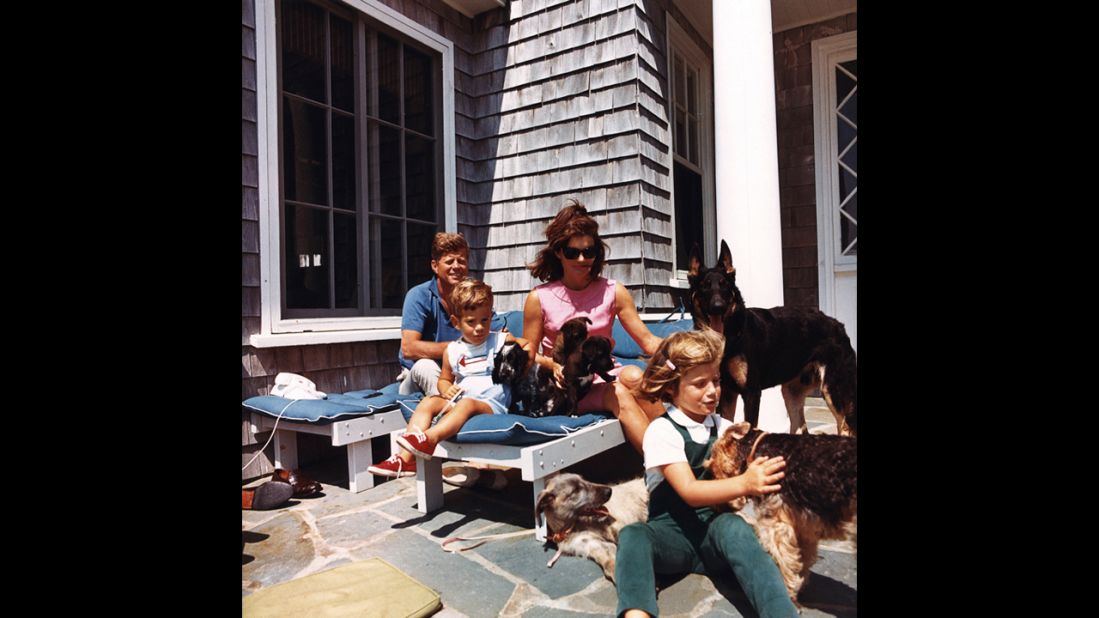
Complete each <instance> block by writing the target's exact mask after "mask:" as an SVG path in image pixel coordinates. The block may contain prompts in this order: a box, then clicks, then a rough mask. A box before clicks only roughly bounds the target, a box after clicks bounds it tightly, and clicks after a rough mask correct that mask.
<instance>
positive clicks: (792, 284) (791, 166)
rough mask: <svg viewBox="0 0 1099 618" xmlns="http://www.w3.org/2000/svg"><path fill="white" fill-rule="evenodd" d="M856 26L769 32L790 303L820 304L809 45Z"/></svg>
mask: <svg viewBox="0 0 1099 618" xmlns="http://www.w3.org/2000/svg"><path fill="white" fill-rule="evenodd" d="M715 1H716V0H715ZM856 29H857V22H856V14H855V13H850V14H848V15H843V16H840V17H836V18H833V19H828V20H825V21H822V22H817V23H815V24H809V25H806V26H801V27H798V28H792V29H790V30H785V31H783V32H779V33H776V34H775V35H774V50H775V107H776V116H777V119H778V167H779V192H780V193H779V196H780V197H779V201H780V210H781V216H782V280H783V288H784V289H783V292H784V294H785V303H786V305H787V306H791V307H813V308H817V307H819V306H820V300H819V299H820V296H819V290H818V289H817V198H816V176H815V171H814V160H813V159H814V156H813V65H812V53H811V49H812V47H811V44H812V42H813V41H814V40H816V39H821V38H824V37H830V36H835V35H837V34H843V33H844V32H850V31H852V30H856Z"/></svg>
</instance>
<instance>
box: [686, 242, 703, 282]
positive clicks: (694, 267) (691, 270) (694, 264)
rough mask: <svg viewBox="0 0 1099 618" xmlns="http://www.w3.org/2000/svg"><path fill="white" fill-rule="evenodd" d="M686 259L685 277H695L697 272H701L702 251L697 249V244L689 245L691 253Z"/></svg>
mask: <svg viewBox="0 0 1099 618" xmlns="http://www.w3.org/2000/svg"><path fill="white" fill-rule="evenodd" d="M688 255H689V256H690V257H688V258H687V276H688V277H697V276H698V273H699V271H701V270H702V251H700V250H699V248H698V243H695V244H693V245H691V252H690V253H689V254H688Z"/></svg>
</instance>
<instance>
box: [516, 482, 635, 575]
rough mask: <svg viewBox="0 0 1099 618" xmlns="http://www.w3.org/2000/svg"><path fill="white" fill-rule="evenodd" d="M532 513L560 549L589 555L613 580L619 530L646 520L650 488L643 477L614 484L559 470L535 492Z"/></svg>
mask: <svg viewBox="0 0 1099 618" xmlns="http://www.w3.org/2000/svg"><path fill="white" fill-rule="evenodd" d="M535 514H536V515H538V514H542V515H543V516H544V517H545V518H546V525H547V527H548V528H549V530H550V532H551V534H550V536H549V537H548V538H549V540H551V541H553V542H555V543H556V544H557V555H555V556H554V557H553V560H550V563H549V566H551V567H552V566H553V563H554V562H556V561H557V558H558V557H559V556H560V555H561V554H566V555H570V556H579V557H581V558H591V559H592V560H594V561H595V563H596V564H598V565H599V566H600V567H602V568H603V574H604V575H606V576H607V578H608V579H610V580H611V581H612V582H613V581H614V564H615V563H614V558H615V554H616V553H617V552H618V532H619V531H620V530H621V529H622V528H623V527H625V526H627V525H629V524H632V523H635V522H639V521H648V518H649V492H648V490H647V489H646V488H645V479H644V478H638V479H634V480H632V481H627V482H625V483H621V484H618V485H600V484H599V483H591V482H589V481H585V480H584V479H583V478H581V477H580V476H579V475H577V474H571V473H567V472H566V473H562V474H558V475H557V476H554V477H553V478H551V479H550V480H549V481H548V482H547V483H546V488H545V489H544V490H542V492H541V493H540V494H538V503H537V506H536V508H535Z"/></svg>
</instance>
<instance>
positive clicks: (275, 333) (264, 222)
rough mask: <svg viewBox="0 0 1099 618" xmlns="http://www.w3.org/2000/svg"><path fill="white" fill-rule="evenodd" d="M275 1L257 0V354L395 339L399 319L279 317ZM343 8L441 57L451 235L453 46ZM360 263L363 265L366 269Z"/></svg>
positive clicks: (382, 9)
mask: <svg viewBox="0 0 1099 618" xmlns="http://www.w3.org/2000/svg"><path fill="white" fill-rule="evenodd" d="M276 2H277V0H256V47H257V52H258V53H257V54H256V107H257V110H256V111H257V114H256V124H257V131H258V135H259V157H258V158H259V231H260V238H259V241H260V243H259V244H260V274H261V277H260V300H261V313H260V332H259V333H257V334H254V335H252V337H251V341H250V343H251V344H252V345H253V346H255V347H257V348H266V347H278V346H291V345H306V344H319V343H340V342H346V341H370V340H378V339H399V338H400V336H401V333H400V326H401V317H400V316H399V315H398V316H385V317H365V316H359V317H340V318H331V317H329V318H296V319H289V318H284V317H283V316H282V286H281V281H282V277H281V271H280V267H281V255H282V250H281V246H280V239H279V216H280V215H279V203H280V199H281V196H280V195H279V122H278V121H279V119H278V102H279V91H278V66H277V64H276V59H277V58H278V48H277V41H276V32H277V30H278V29H277V25H276V23H275V9H276V6H275V5H276ZM343 4H344V5H346V6H348V7H351V8H352V9H354V10H356V11H359V12H361V13H363V14H365V15H367V16H369V17H370V18H371V19H373V20H376V21H378V22H381V23H382V24H385V25H386V26H388V27H390V28H393V29H394V30H396V31H397V32H399V33H401V34H403V35H404V36H407V37H408V38H410V39H413V40H415V41H416V42H417V43H420V44H422V45H424V46H426V47H428V48H430V49H432V50H434V51H436V52H438V53H439V54H440V56H441V57H442V62H441V63H440V65H441V69H442V80H441V83H442V101H443V112H442V115H443V126H442V135H441V138H442V147H443V217H444V218H443V222H442V223H443V229H445V230H446V231H448V232H455V231H457V200H456V196H457V189H456V181H455V145H454V144H455V138H454V44H453V43H452V42H451V41H450V40H449V39H446V38H445V37H443V36H441V35H439V34H436V33H435V32H432V31H431V30H429V29H428V28H426V27H425V26H422V25H420V24H418V23H416V22H414V21H412V20H411V19H409V18H407V17H405V16H404V15H401V14H400V13H398V12H396V11H394V10H393V9H391V8H389V7H387V6H385V5H384V4H382V3H381V2H379V1H378V0H344V1H343ZM366 261H367V260H366V259H364V260H363V262H364V263H366Z"/></svg>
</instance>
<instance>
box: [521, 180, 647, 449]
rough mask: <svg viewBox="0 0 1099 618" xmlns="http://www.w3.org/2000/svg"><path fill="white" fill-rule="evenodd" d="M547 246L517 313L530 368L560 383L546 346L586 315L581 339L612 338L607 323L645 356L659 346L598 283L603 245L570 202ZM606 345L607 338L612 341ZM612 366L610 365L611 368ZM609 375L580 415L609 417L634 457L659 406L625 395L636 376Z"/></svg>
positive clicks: (624, 371) (626, 372)
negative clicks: (531, 349)
mask: <svg viewBox="0 0 1099 618" xmlns="http://www.w3.org/2000/svg"><path fill="white" fill-rule="evenodd" d="M546 240H547V241H548V242H547V243H546V246H545V247H544V248H542V249H541V250H540V251H539V252H538V255H537V256H536V257H535V260H534V262H533V263H531V264H530V265H529V266H528V268H530V271H531V274H533V275H534V276H535V277H537V278H538V279H540V280H542V281H546V282H547V283H544V284H542V285H540V286H538V287H536V288H534V289H533V290H531V292H530V294H529V295H528V296H527V301H526V304H525V305H524V307H523V335H524V338H525V339H527V340H528V341H533V342H541V345H538V344H537V343H536V346H537V355H536V356H535V362H537V363H538V364H539V365H541V366H542V367H543V368H544V369H545V370H552V371H553V373H554V376H555V377H556V378H557V380H558V382H559V383H560V382H561V380H562V373H561V369H562V368H561V365H559V364H557V363H555V362H554V361H553V358H552V354H553V342H554V340H555V339H556V338H557V333H558V331H559V330H560V329H561V325H562V324H564V323H565V322H567V321H568V320H570V319H572V318H575V317H580V316H586V317H588V318H589V319H590V320H591V322H592V323H591V324H590V325H589V326H588V335H589V336H591V335H602V336H604V337H606V338H608V339H612V337H611V329H612V327H613V326H614V318H615V317H617V318H618V319H619V321H621V322H622V326H623V327H624V328H625V329H626V332H627V333H629V335H630V337H632V338H633V340H634V341H636V342H637V345H638V346H640V347H641V349H642V350H644V351H645V353H646V354H652V353H653V352H654V351H656V348H657V346H658V345H660V341H661V339H660V337H657V336H656V335H653V334H652V333H651V332H649V329H648V328H647V327H646V326H645V323H644V322H642V321H641V317H640V316H639V315H637V308H636V307H635V306H634V304H633V297H632V296H631V295H630V292H629V291H628V290H627V289H626V288H625V286H623V285H622V284H621V283H618V282H616V281H614V280H612V279H606V278H605V277H602V276H600V273H601V272H602V271H603V263H604V261H605V260H606V253H607V245H606V244H605V243H604V242H603V241H602V240H601V239H600V238H599V224H598V223H596V222H595V219H592V218H591V216H589V215H588V211H587V209H586V208H584V206H583V205H582V204H580V203H579V202H578V201H576V200H569V201H568V202H567V203H566V206H565V207H564V208H562V209H561V211H560V212H559V213H557V216H556V217H554V219H553V221H552V222H550V224H549V225H548V226H547V227H546ZM612 341H613V339H612ZM616 364H617V362H616ZM611 373H612V374H615V375H617V376H618V379H617V380H616V381H615V382H614V383H611V384H608V383H606V382H604V381H603V379H602V378H599V377H598V376H597V377H596V379H595V385H594V386H593V387H592V389H591V391H590V392H589V393H588V394H587V396H585V397H584V398H583V399H582V400H580V402H579V404H578V405H577V411H578V412H579V413H581V414H583V413H586V412H591V411H594V410H609V411H610V412H611V413H612V414H614V415H615V416H616V417H617V418H618V420H619V421H620V422H621V423H622V430H623V432H624V433H625V435H626V440H628V441H629V443H630V444H632V445H633V447H634V448H635V449H637V451H638V452H641V441H642V438H644V436H645V429H646V428H648V426H649V421H651V420H652V419H654V418H656V417H657V416H660V415H661V414H663V413H664V407H663V406H662V405H660V403H659V402H648V401H645V400H641V401H640V402H639V401H638V400H637V399H635V398H634V396H633V394H632V393H631V392H630V391H631V388H630V387H632V386H635V385H636V384H638V383H639V382H640V381H641V373H642V371H641V369H640V368H638V367H633V366H626V367H623V366H617V367H615V369H614V370H613V371H611Z"/></svg>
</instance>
